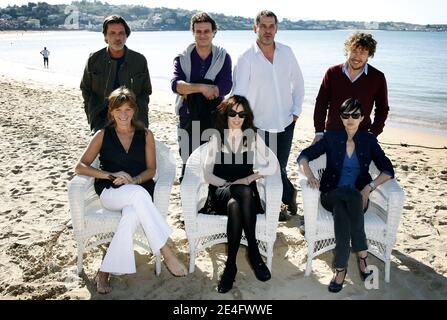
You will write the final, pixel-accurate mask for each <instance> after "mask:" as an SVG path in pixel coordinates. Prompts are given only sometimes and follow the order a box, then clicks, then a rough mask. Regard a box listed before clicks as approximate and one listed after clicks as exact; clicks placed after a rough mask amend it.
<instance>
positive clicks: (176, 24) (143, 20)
mask: <svg viewBox="0 0 447 320" xmlns="http://www.w3.org/2000/svg"><path fill="white" fill-rule="evenodd" d="M196 12H198V11H196V10H194V11H190V10H184V9H169V8H148V7H145V6H135V5H119V6H116V5H111V4H108V3H107V2H104V3H103V2H101V1H85V0H84V1H74V2H72V4H71V5H70V6H67V5H50V4H48V3H46V2H37V3H34V2H29V3H28V4H27V5H22V6H17V5H14V6H8V7H6V8H0V30H55V29H60V30H67V29H79V30H95V31H99V30H101V26H102V21H103V19H104V17H106V16H108V15H110V14H112V13H116V14H120V15H121V16H123V17H124V18H125V19H126V21H128V23H129V25H130V26H131V28H132V30H133V31H162V30H189V21H190V19H191V16H192V15H193V14H194V13H196ZM211 15H212V16H213V18H214V19H215V20H216V22H217V24H218V25H219V29H220V30H250V29H251V28H252V25H253V18H246V17H240V16H226V15H224V14H219V13H211ZM279 27H280V28H281V29H283V30H344V29H361V30H365V29H370V30H390V31H447V25H417V24H410V23H404V22H374V21H371V22H362V21H336V20H298V21H292V20H289V19H283V20H282V21H280V23H279Z"/></svg>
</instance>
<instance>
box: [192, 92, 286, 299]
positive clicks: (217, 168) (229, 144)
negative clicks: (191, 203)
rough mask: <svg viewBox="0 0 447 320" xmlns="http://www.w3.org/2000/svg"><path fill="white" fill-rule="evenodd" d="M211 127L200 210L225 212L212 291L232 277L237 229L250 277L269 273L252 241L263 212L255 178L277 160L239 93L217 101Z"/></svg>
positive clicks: (270, 171) (223, 289)
mask: <svg viewBox="0 0 447 320" xmlns="http://www.w3.org/2000/svg"><path fill="white" fill-rule="evenodd" d="M216 128H217V131H218V134H216V135H213V136H212V137H211V139H210V142H209V146H208V152H207V156H206V159H205V170H204V171H205V174H204V178H205V181H206V182H207V183H209V190H208V198H207V201H206V203H205V206H204V208H202V209H201V210H200V212H202V213H204V214H211V215H216V214H217V215H227V216H228V221H227V236H228V257H227V261H226V263H225V270H224V272H223V274H222V277H221V279H220V281H219V285H218V287H217V290H218V292H220V293H225V292H228V291H229V290H230V289H231V288H232V287H233V282H234V279H235V277H236V273H237V267H236V256H237V252H238V250H239V245H240V242H241V237H242V230H243V231H244V234H245V237H246V239H247V244H248V257H249V261H250V265H251V267H252V268H253V271H254V273H255V276H256V278H257V279H258V280H260V281H267V280H269V279H270V278H271V274H270V270H269V269H268V268H267V266H266V265H265V263H264V261H263V260H262V257H261V254H260V252H259V248H258V243H257V240H256V216H257V214H258V213H264V209H263V208H262V205H261V200H260V197H259V192H258V189H257V187H256V180H258V179H260V178H262V177H263V176H266V175H272V174H274V173H275V172H276V171H277V170H278V165H277V162H276V159H275V160H274V161H273V159H274V158H275V157H274V155H273V152H272V151H270V150H269V149H268V148H267V147H266V145H265V143H264V140H263V139H262V138H261V137H259V136H257V134H256V127H255V126H254V125H253V112H252V111H251V108H250V105H249V103H248V100H247V99H246V98H245V97H242V96H237V95H234V96H231V97H229V98H227V99H225V100H224V101H223V102H222V104H221V105H220V106H219V112H218V115H217V121H216ZM255 163H256V164H257V167H254V164H255ZM259 164H260V165H259Z"/></svg>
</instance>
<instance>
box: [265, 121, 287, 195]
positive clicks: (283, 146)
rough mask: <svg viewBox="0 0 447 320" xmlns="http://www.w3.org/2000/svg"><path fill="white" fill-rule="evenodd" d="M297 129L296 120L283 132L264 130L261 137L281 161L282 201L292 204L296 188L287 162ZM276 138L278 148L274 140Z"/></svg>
mask: <svg viewBox="0 0 447 320" xmlns="http://www.w3.org/2000/svg"><path fill="white" fill-rule="evenodd" d="M294 130H295V121H293V122H292V123H291V124H290V125H288V126H287V127H286V128H285V129H284V131H283V132H280V133H270V132H266V131H263V130H259V131H260V135H261V137H263V138H264V141H265V144H266V145H267V146H268V147H270V148H271V149H272V151H273V152H274V153H275V155H276V157H277V158H278V161H279V166H280V167H281V180H282V202H283V203H284V204H290V203H291V202H292V197H293V192H294V191H295V188H294V186H293V184H292V182H290V180H289V178H288V177H287V162H288V161H289V155H290V149H291V148H292V140H293V131H294ZM275 139H276V148H275V145H274V141H275Z"/></svg>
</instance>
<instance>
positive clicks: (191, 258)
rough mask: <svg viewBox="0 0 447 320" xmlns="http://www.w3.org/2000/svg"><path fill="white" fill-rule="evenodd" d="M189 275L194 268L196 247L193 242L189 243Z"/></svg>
mask: <svg viewBox="0 0 447 320" xmlns="http://www.w3.org/2000/svg"><path fill="white" fill-rule="evenodd" d="M189 243H190V245H189V273H193V272H194V269H195V267H196V246H195V245H194V244H193V243H194V240H192V241H190V242H189Z"/></svg>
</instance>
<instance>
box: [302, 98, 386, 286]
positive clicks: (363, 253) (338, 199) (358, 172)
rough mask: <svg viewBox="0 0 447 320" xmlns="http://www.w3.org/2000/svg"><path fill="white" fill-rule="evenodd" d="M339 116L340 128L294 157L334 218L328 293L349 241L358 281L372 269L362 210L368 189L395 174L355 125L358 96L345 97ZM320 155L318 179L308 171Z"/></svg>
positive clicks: (339, 277) (338, 280)
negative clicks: (322, 161)
mask: <svg viewBox="0 0 447 320" xmlns="http://www.w3.org/2000/svg"><path fill="white" fill-rule="evenodd" d="M338 117H339V118H340V121H341V122H342V125H343V128H344V130H330V131H326V132H325V133H324V135H323V136H322V138H321V139H320V140H318V141H317V142H316V143H315V144H313V145H311V146H310V147H308V148H306V149H304V150H303V151H302V152H301V154H300V155H299V157H298V159H297V162H298V163H299V165H300V167H301V170H302V172H303V173H304V174H305V176H306V178H307V184H308V185H309V187H311V188H315V189H319V190H320V191H321V196H320V200H321V205H322V206H323V207H324V208H325V209H326V210H328V211H330V212H332V215H333V217H334V230H335V256H334V268H335V271H334V276H333V278H332V280H331V282H330V284H329V287H328V289H329V291H330V292H339V291H340V290H341V289H342V288H343V283H344V279H345V277H346V273H347V267H348V266H347V264H348V259H349V251H350V244H351V243H352V251H354V252H356V253H357V262H358V268H359V271H360V276H361V278H362V280H363V281H365V280H366V278H367V277H368V276H369V275H370V274H372V271H370V272H367V271H366V267H367V262H366V258H367V257H368V251H367V250H368V245H367V242H366V235H365V225H364V213H365V212H366V210H367V209H368V205H369V195H370V194H371V192H373V191H374V190H375V189H376V187H377V186H379V185H381V184H382V183H384V182H386V181H387V180H389V179H392V178H394V170H393V165H392V163H391V161H390V160H389V159H388V158H387V157H386V156H385V153H384V152H383V150H382V148H381V147H380V145H379V143H378V142H377V138H376V137H375V135H372V134H369V133H366V132H364V131H361V130H359V128H360V124H361V123H362V121H364V118H365V110H364V109H363V106H362V104H361V103H360V101H359V100H357V99H353V98H349V99H347V100H346V101H344V102H343V103H342V104H341V106H340V107H339V109H338ZM323 154H326V169H325V170H324V171H323V175H322V177H321V181H319V180H318V179H317V178H315V176H314V175H313V173H312V171H311V169H310V167H309V161H312V160H314V159H316V158H318V157H320V156H321V155H323ZM371 161H374V164H375V165H376V167H377V169H379V170H380V174H379V175H378V176H377V177H376V178H375V179H374V180H373V179H372V178H371V175H370V174H369V172H368V170H369V165H370V163H371Z"/></svg>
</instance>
